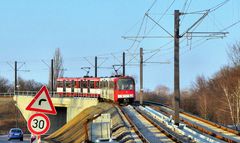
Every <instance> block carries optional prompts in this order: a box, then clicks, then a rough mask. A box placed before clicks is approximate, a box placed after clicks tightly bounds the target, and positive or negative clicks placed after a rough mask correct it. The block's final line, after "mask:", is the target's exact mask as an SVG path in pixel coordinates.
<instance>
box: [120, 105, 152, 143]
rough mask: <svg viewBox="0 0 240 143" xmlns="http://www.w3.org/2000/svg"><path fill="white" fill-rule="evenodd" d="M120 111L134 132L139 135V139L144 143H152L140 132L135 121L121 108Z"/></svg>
mask: <svg viewBox="0 0 240 143" xmlns="http://www.w3.org/2000/svg"><path fill="white" fill-rule="evenodd" d="M119 107H120V108H119V109H120V110H121V111H122V113H123V115H124V116H125V117H126V119H127V120H128V122H129V123H130V125H131V127H132V128H133V130H134V131H135V133H136V134H137V135H138V137H139V138H140V139H141V140H142V142H144V143H150V142H149V141H148V140H147V139H146V138H145V137H144V135H143V134H142V133H141V132H140V131H139V130H138V128H137V126H136V125H135V124H134V123H133V121H132V120H131V119H130V117H129V116H128V114H127V113H126V112H125V111H124V110H123V109H122V107H121V106H119Z"/></svg>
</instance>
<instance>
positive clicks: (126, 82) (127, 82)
mask: <svg viewBox="0 0 240 143" xmlns="http://www.w3.org/2000/svg"><path fill="white" fill-rule="evenodd" d="M118 90H134V82H133V80H132V79H119V80H118Z"/></svg>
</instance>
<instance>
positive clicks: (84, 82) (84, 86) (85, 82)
mask: <svg viewBox="0 0 240 143" xmlns="http://www.w3.org/2000/svg"><path fill="white" fill-rule="evenodd" d="M82 88H87V81H86V80H85V81H82Z"/></svg>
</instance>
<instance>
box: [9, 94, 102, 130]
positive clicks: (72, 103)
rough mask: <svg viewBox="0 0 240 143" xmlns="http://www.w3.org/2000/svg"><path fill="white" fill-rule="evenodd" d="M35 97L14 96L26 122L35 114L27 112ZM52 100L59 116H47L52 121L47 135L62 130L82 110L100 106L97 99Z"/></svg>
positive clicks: (55, 98)
mask: <svg viewBox="0 0 240 143" xmlns="http://www.w3.org/2000/svg"><path fill="white" fill-rule="evenodd" d="M33 97H34V96H28V95H26V94H20V95H15V96H13V99H14V101H16V106H17V107H18V109H19V110H20V111H21V113H22V115H23V116H24V118H25V119H26V121H27V120H28V119H29V117H30V116H31V114H33V113H34V112H31V111H27V110H25V109H26V107H27V105H28V104H29V103H30V102H31V101H32V99H33ZM51 99H52V102H53V105H54V106H55V109H56V111H57V115H47V116H48V117H49V119H50V121H51V127H50V129H49V131H48V132H47V134H51V133H53V132H54V131H56V130H57V129H59V128H61V127H62V126H63V125H64V124H66V123H67V122H69V121H70V120H71V119H73V118H74V117H75V116H76V115H78V114H79V113H80V112H81V111H82V110H84V109H86V108H88V107H90V106H94V105H97V104H98V100H97V98H86V97H52V98H51Z"/></svg>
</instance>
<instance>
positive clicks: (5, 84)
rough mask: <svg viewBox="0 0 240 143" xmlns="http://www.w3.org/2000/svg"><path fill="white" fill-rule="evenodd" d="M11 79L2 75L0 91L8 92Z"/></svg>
mask: <svg viewBox="0 0 240 143" xmlns="http://www.w3.org/2000/svg"><path fill="white" fill-rule="evenodd" d="M10 86H11V85H10V84H9V81H8V80H7V79H5V78H3V77H0V93H4V92H8V91H9V89H10Z"/></svg>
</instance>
